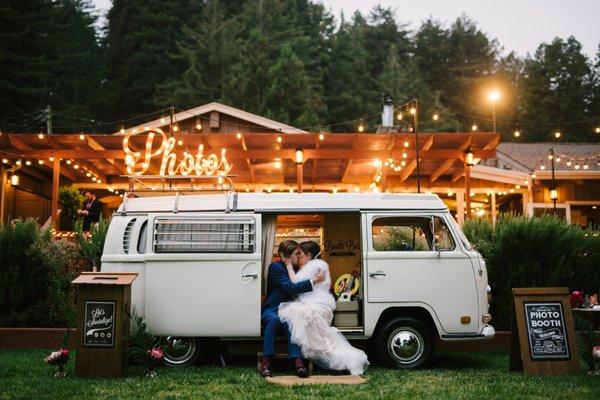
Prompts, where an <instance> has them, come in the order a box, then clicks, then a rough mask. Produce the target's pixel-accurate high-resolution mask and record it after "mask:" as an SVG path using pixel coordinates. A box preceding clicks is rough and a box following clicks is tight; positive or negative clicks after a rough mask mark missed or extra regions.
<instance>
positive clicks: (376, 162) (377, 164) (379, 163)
mask: <svg viewBox="0 0 600 400" xmlns="http://www.w3.org/2000/svg"><path fill="white" fill-rule="evenodd" d="M373 165H374V166H375V167H376V168H379V167H381V160H380V159H379V158H376V159H375V160H373Z"/></svg>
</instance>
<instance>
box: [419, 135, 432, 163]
mask: <svg viewBox="0 0 600 400" xmlns="http://www.w3.org/2000/svg"><path fill="white" fill-rule="evenodd" d="M433 137H434V136H433V135H430V136H429V138H427V140H426V141H425V144H423V147H421V149H422V150H425V151H427V150H429V149H431V146H433ZM422 154H423V153H421V152H419V155H420V156H421V159H423V157H422Z"/></svg>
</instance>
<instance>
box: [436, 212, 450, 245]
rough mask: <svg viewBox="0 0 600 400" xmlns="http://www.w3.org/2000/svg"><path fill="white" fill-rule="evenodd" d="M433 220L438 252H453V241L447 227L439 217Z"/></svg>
mask: <svg viewBox="0 0 600 400" xmlns="http://www.w3.org/2000/svg"><path fill="white" fill-rule="evenodd" d="M434 220H435V239H436V240H437V248H438V250H441V251H444V250H454V247H455V245H454V239H452V234H450V230H449V229H448V226H447V225H446V223H445V222H444V220H443V219H441V218H440V217H434Z"/></svg>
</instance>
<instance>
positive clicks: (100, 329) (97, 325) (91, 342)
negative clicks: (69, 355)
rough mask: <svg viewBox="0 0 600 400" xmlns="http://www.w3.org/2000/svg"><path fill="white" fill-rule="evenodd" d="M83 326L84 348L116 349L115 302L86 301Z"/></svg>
mask: <svg viewBox="0 0 600 400" xmlns="http://www.w3.org/2000/svg"><path fill="white" fill-rule="evenodd" d="M83 325H84V326H83V345H84V346H86V347H114V345H115V302H114V301H86V302H85V318H84V324H83Z"/></svg>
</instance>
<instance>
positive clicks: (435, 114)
mask: <svg viewBox="0 0 600 400" xmlns="http://www.w3.org/2000/svg"><path fill="white" fill-rule="evenodd" d="M439 118H440V116H439V114H438V113H436V112H435V113H433V120H434V121H437V120H438V119H439Z"/></svg>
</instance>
